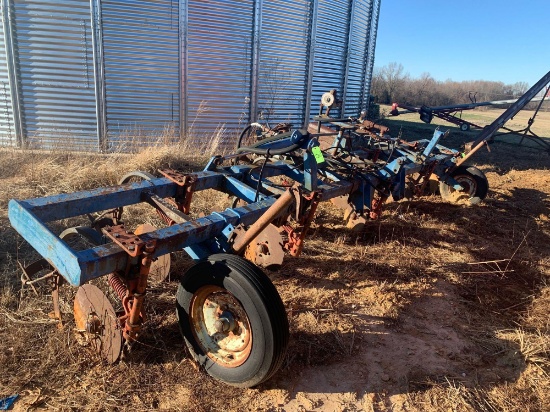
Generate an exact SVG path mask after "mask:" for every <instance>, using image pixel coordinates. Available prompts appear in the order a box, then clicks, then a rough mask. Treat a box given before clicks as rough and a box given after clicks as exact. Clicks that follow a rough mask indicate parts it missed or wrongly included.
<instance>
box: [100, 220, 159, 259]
mask: <svg viewBox="0 0 550 412" xmlns="http://www.w3.org/2000/svg"><path fill="white" fill-rule="evenodd" d="M102 231H103V233H104V234H105V235H106V236H107V237H108V238H109V239H111V240H112V241H113V242H115V243H116V244H117V245H119V246H120V247H121V248H122V249H124V251H125V252H126V253H128V254H129V255H130V256H132V257H135V256H138V255H140V254H141V253H142V251H143V248H144V247H145V242H144V241H143V240H141V239H140V238H139V236H136V235H135V234H133V233H132V232H129V231H127V230H126V228H125V227H124V225H117V226H105V227H104V228H103V229H102ZM153 247H154V246H153Z"/></svg>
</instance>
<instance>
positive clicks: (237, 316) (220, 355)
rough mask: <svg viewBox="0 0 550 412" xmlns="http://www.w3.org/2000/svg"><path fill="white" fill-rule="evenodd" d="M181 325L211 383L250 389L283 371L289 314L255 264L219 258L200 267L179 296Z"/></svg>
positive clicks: (191, 271) (190, 274)
mask: <svg viewBox="0 0 550 412" xmlns="http://www.w3.org/2000/svg"><path fill="white" fill-rule="evenodd" d="M177 316H178V321H179V325H180V328H181V331H182V334H183V337H184V339H185V342H186V344H187V347H188V348H189V350H190V352H191V355H192V356H193V358H194V359H195V360H196V361H197V362H198V363H199V364H200V365H201V366H203V367H204V369H205V370H206V372H208V373H209V374H210V375H211V376H212V377H214V378H216V379H219V380H221V381H223V382H225V383H227V384H229V385H232V386H238V387H251V386H255V385H258V384H259V383H261V382H263V381H265V380H267V379H269V378H270V377H271V376H272V375H273V374H274V373H275V372H276V371H277V370H278V369H279V367H280V366H281V364H282V362H283V358H284V355H285V351H286V347H287V344H288V335H289V329H288V320H287V316H286V312H285V309H284V306H283V303H282V301H281V298H280V297H279V294H278V293H277V290H276V289H275V286H273V284H272V283H271V281H270V280H269V278H268V277H267V276H266V275H265V274H264V273H263V272H262V271H261V270H260V269H259V268H258V267H257V266H255V265H254V264H252V263H250V262H248V261H247V260H245V259H243V258H241V257H239V256H234V255H228V254H216V255H212V256H210V257H209V258H208V259H207V260H205V261H202V262H199V263H197V264H196V265H195V266H193V267H192V268H191V269H189V270H188V271H187V272H186V273H185V275H184V276H183V278H182V279H181V283H180V286H179V289H178V293H177Z"/></svg>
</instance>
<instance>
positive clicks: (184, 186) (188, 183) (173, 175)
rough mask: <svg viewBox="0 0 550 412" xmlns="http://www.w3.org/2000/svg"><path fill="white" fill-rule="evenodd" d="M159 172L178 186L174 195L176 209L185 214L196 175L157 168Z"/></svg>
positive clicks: (187, 210) (189, 204)
mask: <svg viewBox="0 0 550 412" xmlns="http://www.w3.org/2000/svg"><path fill="white" fill-rule="evenodd" d="M159 172H160V173H161V174H162V175H163V176H165V177H167V178H168V179H170V180H171V181H172V182H174V183H176V184H177V185H178V186H179V187H178V191H177V192H176V197H175V199H176V203H177V205H178V209H179V210H180V211H182V212H183V213H185V214H187V213H189V208H190V206H191V199H192V197H193V192H194V191H195V184H196V183H197V176H196V175H194V174H189V175H187V174H184V173H181V172H178V171H177V170H174V169H163V170H161V169H159Z"/></svg>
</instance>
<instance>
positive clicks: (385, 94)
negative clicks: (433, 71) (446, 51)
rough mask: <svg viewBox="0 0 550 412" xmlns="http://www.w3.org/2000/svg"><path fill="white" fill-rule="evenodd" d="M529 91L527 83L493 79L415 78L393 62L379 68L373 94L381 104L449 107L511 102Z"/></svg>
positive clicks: (375, 75) (373, 82)
mask: <svg viewBox="0 0 550 412" xmlns="http://www.w3.org/2000/svg"><path fill="white" fill-rule="evenodd" d="M528 89H529V85H528V84H527V83H526V82H517V83H514V84H504V83H503V82H496V81H489V80H471V81H461V82H457V81H453V80H445V81H439V80H435V79H434V78H433V77H432V76H431V75H430V74H429V73H423V74H422V75H420V77H419V78H412V77H411V76H410V75H409V74H408V73H405V69H404V67H403V65H402V64H399V63H395V62H394V63H389V64H388V65H386V66H384V67H379V68H375V69H374V71H373V76H372V84H371V94H372V95H373V96H374V97H375V102H377V103H380V104H392V103H395V102H397V103H400V104H408V105H413V106H422V105H425V106H446V105H451V104H462V103H470V102H472V101H477V102H486V101H492V100H508V99H515V98H518V97H520V96H521V95H522V94H523V93H525V92H526V91H527V90H528Z"/></svg>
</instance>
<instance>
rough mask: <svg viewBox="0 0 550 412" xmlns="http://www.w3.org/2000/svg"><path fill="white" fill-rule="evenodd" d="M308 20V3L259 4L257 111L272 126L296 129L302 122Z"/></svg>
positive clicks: (278, 0)
mask: <svg viewBox="0 0 550 412" xmlns="http://www.w3.org/2000/svg"><path fill="white" fill-rule="evenodd" d="M311 18H312V16H311V1H308V0H293V1H287V0H273V1H264V2H263V5H262V9H261V27H260V39H259V62H260V65H259V73H258V110H259V111H260V110H261V111H263V112H264V117H265V118H266V119H268V120H269V123H270V125H272V126H273V125H275V124H276V123H278V122H290V123H293V124H294V125H295V127H300V126H301V125H302V124H303V122H304V116H305V112H306V110H305V106H306V96H307V93H308V90H307V74H308V73H307V68H308V65H307V63H308V48H309V36H310V20H311ZM252 116H254V114H252Z"/></svg>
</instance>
